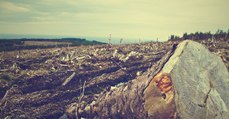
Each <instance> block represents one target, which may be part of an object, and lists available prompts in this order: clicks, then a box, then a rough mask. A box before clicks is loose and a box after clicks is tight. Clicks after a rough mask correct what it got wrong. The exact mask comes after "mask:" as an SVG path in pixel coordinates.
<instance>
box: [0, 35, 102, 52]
mask: <svg viewBox="0 0 229 119" xmlns="http://www.w3.org/2000/svg"><path fill="white" fill-rule="evenodd" d="M97 44H105V43H103V42H98V41H95V40H93V41H88V40H86V39H82V38H60V39H45V38H44V39H42V38H30V39H27V38H21V39H0V51H12V50H22V49H37V48H40V49H42V48H53V47H68V46H80V45H97Z"/></svg>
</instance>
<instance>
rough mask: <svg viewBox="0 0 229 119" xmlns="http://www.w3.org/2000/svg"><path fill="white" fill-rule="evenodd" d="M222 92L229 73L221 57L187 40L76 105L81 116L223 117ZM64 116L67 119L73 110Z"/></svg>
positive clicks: (226, 103) (227, 102)
mask: <svg viewBox="0 0 229 119" xmlns="http://www.w3.org/2000/svg"><path fill="white" fill-rule="evenodd" d="M174 50H175V51H174ZM173 51H174V52H173ZM228 91H229V74H228V71H227V68H226V67H225V65H224V63H223V62H222V59H221V58H220V57H219V56H217V55H215V54H213V53H210V52H209V51H208V49H207V48H205V47H204V46H203V45H201V44H199V43H197V42H194V41H189V40H187V41H183V42H181V43H180V44H179V45H178V46H177V47H174V49H172V50H171V51H170V52H169V53H168V54H167V55H166V56H165V57H164V58H162V59H161V60H160V61H159V62H157V63H156V64H155V65H153V66H152V68H150V69H149V70H148V71H146V72H145V73H143V74H142V75H141V76H139V77H137V78H136V79H134V80H131V81H129V82H127V83H124V84H122V85H119V86H117V87H116V88H113V89H112V90H109V91H105V92H102V93H101V94H100V95H99V96H98V98H95V99H96V100H94V101H92V103H91V104H85V103H81V104H79V105H80V106H79V107H80V109H78V110H77V111H78V112H77V114H78V117H84V118H94V117H96V118H155V119H165V118H174V119H175V118H182V119H202V118H207V119H208V118H219V119H226V118H228V117H229V112H228V109H229V99H228V97H229V92H228ZM68 110H70V109H68ZM68 115H70V116H71V117H72V115H74V110H72V112H68Z"/></svg>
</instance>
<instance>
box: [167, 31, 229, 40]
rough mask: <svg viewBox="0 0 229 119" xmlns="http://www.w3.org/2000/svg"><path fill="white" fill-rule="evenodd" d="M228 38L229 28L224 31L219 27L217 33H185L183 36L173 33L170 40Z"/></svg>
mask: <svg viewBox="0 0 229 119" xmlns="http://www.w3.org/2000/svg"><path fill="white" fill-rule="evenodd" d="M187 39H190V40H208V39H214V40H216V39H217V40H227V39H229V29H228V30H227V31H223V30H220V29H218V30H217V31H216V32H215V33H211V32H210V31H209V32H204V33H203V32H195V33H184V34H183V36H181V37H180V36H177V35H171V36H170V37H169V40H173V41H174V40H187Z"/></svg>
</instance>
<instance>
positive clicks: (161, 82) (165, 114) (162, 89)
mask: <svg viewBox="0 0 229 119" xmlns="http://www.w3.org/2000/svg"><path fill="white" fill-rule="evenodd" d="M144 100H145V106H144V107H145V109H146V111H147V112H148V116H149V117H150V118H158V119H167V118H174V117H175V112H176V111H175V108H176V107H175V103H174V91H173V87H172V80H171V76H170V74H168V73H158V74H157V75H156V76H154V78H153V79H152V80H151V81H150V82H149V85H148V86H147V88H146V89H145V91H144Z"/></svg>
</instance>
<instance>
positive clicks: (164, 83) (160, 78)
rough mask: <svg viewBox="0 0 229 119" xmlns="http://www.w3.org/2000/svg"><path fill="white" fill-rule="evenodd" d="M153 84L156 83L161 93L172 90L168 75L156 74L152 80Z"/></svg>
mask: <svg viewBox="0 0 229 119" xmlns="http://www.w3.org/2000/svg"><path fill="white" fill-rule="evenodd" d="M153 82H155V83H156V85H157V87H158V88H159V89H160V90H161V92H162V93H168V92H169V91H171V90H172V80H171V77H170V75H169V74H168V73H163V74H162V73H158V74H157V75H156V76H155V77H154V78H153Z"/></svg>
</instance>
